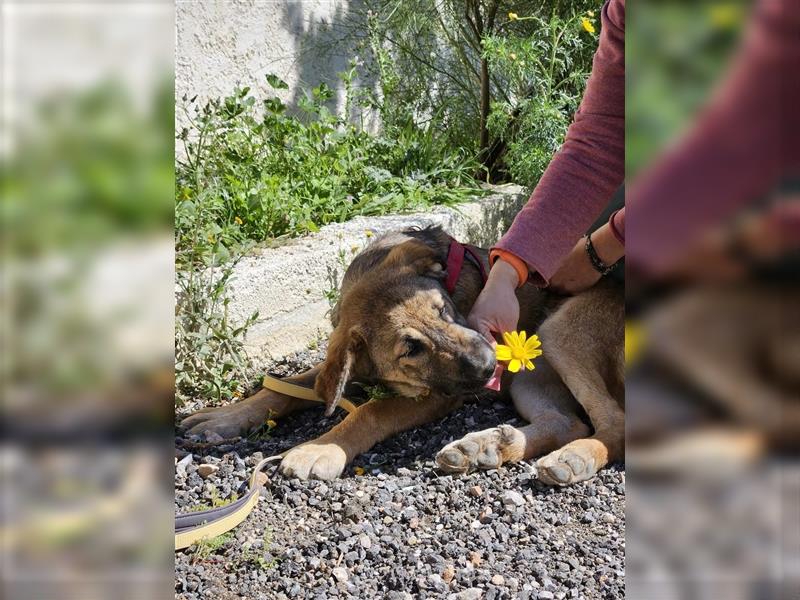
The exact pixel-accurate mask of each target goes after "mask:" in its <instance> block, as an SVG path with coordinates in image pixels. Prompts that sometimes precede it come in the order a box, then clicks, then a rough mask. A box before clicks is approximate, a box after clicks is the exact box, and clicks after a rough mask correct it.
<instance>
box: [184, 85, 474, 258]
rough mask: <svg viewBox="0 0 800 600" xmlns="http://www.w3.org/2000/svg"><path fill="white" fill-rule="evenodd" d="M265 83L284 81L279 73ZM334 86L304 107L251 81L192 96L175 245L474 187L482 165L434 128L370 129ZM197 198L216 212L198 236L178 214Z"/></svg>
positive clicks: (229, 238)
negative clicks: (258, 94)
mask: <svg viewBox="0 0 800 600" xmlns="http://www.w3.org/2000/svg"><path fill="white" fill-rule="evenodd" d="M268 84H269V85H270V86H271V87H272V88H273V89H281V88H284V87H285V86H286V84H285V83H284V82H283V81H281V80H279V79H278V78H276V77H274V76H270V77H268ZM332 95H333V91H332V90H331V89H330V88H329V87H328V86H326V85H325V84H321V85H319V86H317V87H315V88H314V89H313V90H311V91H310V92H309V93H307V94H306V95H305V97H304V98H303V99H302V100H301V101H300V103H299V106H300V114H298V115H295V114H289V113H288V111H287V107H286V106H285V105H284V104H283V102H281V100H280V99H279V98H278V97H277V96H271V97H269V98H267V100H264V101H263V102H262V103H261V106H258V107H257V106H256V99H255V96H254V95H251V94H250V90H249V88H242V89H239V90H237V91H236V93H234V94H233V95H232V96H229V97H227V98H224V99H222V100H214V101H211V102H209V103H208V104H206V105H204V106H202V107H200V106H196V105H195V104H194V103H193V101H192V100H186V101H185V105H184V107H183V109H184V115H185V118H186V120H187V122H188V123H189V124H190V125H191V128H186V129H184V130H183V131H182V132H181V134H180V135H179V139H180V140H182V141H183V143H184V155H185V158H183V159H182V160H180V161H179V162H178V168H177V183H178V194H177V212H178V216H179V218H178V222H177V235H178V240H177V243H178V246H179V247H181V246H185V245H187V244H191V245H195V244H197V243H198V242H199V243H200V244H206V245H213V244H217V245H218V247H220V248H223V247H224V248H229V246H230V244H231V243H235V242H237V241H241V240H244V239H247V240H253V241H257V242H259V241H264V240H269V239H273V238H276V237H280V236H284V235H297V234H302V233H306V232H313V231H317V230H318V228H319V227H320V226H321V225H325V224H327V223H331V222H337V221H344V220H346V219H349V218H350V217H352V216H355V215H380V214H387V213H397V212H405V211H409V210H416V209H424V208H427V207H430V206H433V205H436V204H452V203H455V202H458V201H459V200H463V199H464V198H466V197H467V196H468V195H470V194H474V193H475V185H474V182H473V181H472V178H471V175H472V172H473V171H474V169H475V166H476V165H475V164H474V163H472V162H471V161H470V159H469V158H468V157H467V156H466V155H465V153H463V152H461V151H459V150H453V149H451V148H448V147H447V145H446V144H445V143H443V142H442V141H441V140H440V139H439V137H438V136H437V132H436V130H435V128H433V127H428V128H420V127H418V126H416V125H415V124H414V123H411V122H405V123H403V124H397V125H395V126H393V127H392V128H391V130H387V131H386V132H385V133H384V134H381V135H377V136H376V135H371V134H369V133H368V132H366V131H365V130H363V129H362V128H360V127H357V126H356V125H354V124H352V123H350V122H348V121H347V120H346V119H345V118H343V117H342V116H337V115H334V114H333V113H332V112H331V111H330V110H329V109H328V107H327V103H328V101H329V100H330V99H331V97H332ZM362 101H363V99H360V100H358V102H359V103H360V102H362ZM351 102H355V100H353V98H352V93H351V94H350V95H349V100H348V103H351ZM199 203H202V204H203V205H204V206H205V207H207V208H206V210H207V211H208V212H209V214H211V216H212V218H211V219H210V220H209V221H208V227H209V228H208V230H207V231H205V232H203V234H204V235H201V236H199V237H198V236H197V235H195V232H193V231H192V230H190V229H187V228H185V227H183V226H182V220H181V218H180V217H181V215H182V214H183V213H186V212H189V213H190V212H192V211H195V210H198V204H199ZM205 240H208V241H207V243H206V241H205Z"/></svg>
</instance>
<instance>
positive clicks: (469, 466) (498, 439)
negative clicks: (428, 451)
mask: <svg viewBox="0 0 800 600" xmlns="http://www.w3.org/2000/svg"><path fill="white" fill-rule="evenodd" d="M524 451H525V436H524V435H523V434H522V432H520V431H519V430H517V429H515V428H514V427H512V426H511V425H500V426H499V427H493V428H491V429H484V430H483V431H476V432H475V433H468V434H467V435H465V436H464V437H463V438H461V439H460V440H456V441H455V442H451V443H450V444H447V446H445V447H444V448H442V449H441V450H440V451H439V453H438V454H437V455H436V464H437V465H438V467H439V468H440V469H442V470H443V471H447V472H448V473H468V472H470V471H474V470H476V469H496V468H498V467H500V466H501V465H502V464H503V463H504V462H509V461H515V460H520V459H521V458H522V455H523V453H524Z"/></svg>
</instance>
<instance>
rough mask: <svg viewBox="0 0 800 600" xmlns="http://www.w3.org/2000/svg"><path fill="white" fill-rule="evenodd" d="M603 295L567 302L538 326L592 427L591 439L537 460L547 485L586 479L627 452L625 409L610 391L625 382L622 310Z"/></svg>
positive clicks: (550, 359)
mask: <svg viewBox="0 0 800 600" xmlns="http://www.w3.org/2000/svg"><path fill="white" fill-rule="evenodd" d="M604 293H605V292H603V291H602V290H598V291H597V292H595V293H588V294H586V295H584V296H578V297H574V298H572V299H570V300H568V301H567V302H565V303H564V304H563V305H562V306H561V308H559V310H558V311H556V312H555V313H554V314H553V315H552V316H550V317H549V318H548V319H547V320H546V321H545V322H544V323H543V324H542V326H541V327H540V330H539V336H540V338H541V340H542V348H544V351H545V353H546V355H547V358H548V362H549V363H550V364H551V365H552V367H553V369H555V371H556V372H557V373H558V374H559V375H560V376H561V379H562V380H563V382H564V383H565V384H566V386H567V388H569V390H570V391H571V392H572V395H573V396H574V397H575V399H576V400H577V401H578V402H579V403H580V404H581V406H582V407H583V409H584V410H585V411H586V414H587V415H588V416H589V419H590V420H591V423H592V427H593V428H594V435H592V436H591V437H585V438H581V439H577V440H574V441H572V442H570V443H568V444H567V445H566V446H564V447H562V448H560V449H558V450H555V451H554V452H551V453H550V454H548V455H547V456H545V457H543V458H541V459H539V460H538V461H537V463H536V466H537V468H538V471H539V478H540V479H541V480H542V481H544V482H545V483H549V484H552V485H566V484H570V483H575V482H578V481H584V480H586V479H589V478H590V477H592V476H593V475H594V474H595V473H597V471H598V470H600V469H602V468H603V467H604V466H605V465H607V464H608V463H609V462H613V461H616V460H622V459H623V458H624V456H625V412H624V411H623V409H622V406H621V404H620V403H619V402H617V400H616V399H615V398H614V397H613V396H612V393H611V392H610V390H611V389H614V390H616V391H617V392H618V393H621V392H619V390H621V388H622V385H621V384H622V382H623V381H624V358H623V348H622V346H623V344H622V341H623V339H622V334H623V318H624V312H623V308H622V306H621V304H620V305H618V306H617V305H612V304H608V303H607V302H606V301H604V300H603V298H602V295H603V294H604ZM606 378H607V379H606Z"/></svg>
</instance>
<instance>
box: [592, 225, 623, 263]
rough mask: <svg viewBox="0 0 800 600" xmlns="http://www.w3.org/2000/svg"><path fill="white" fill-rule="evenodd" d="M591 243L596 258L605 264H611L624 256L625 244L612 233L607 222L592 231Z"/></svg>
mask: <svg viewBox="0 0 800 600" xmlns="http://www.w3.org/2000/svg"><path fill="white" fill-rule="evenodd" d="M592 245H593V246H594V249H595V252H596V253H597V256H598V258H600V260H601V261H603V263H604V264H606V265H609V266H610V265H613V264H614V263H616V262H617V261H618V260H620V259H621V258H622V257H624V256H625V246H624V245H623V244H621V243H620V241H619V240H618V239H617V237H616V236H615V235H614V232H613V231H612V230H611V226H610V225H608V223H606V224H605V225H603V226H602V227H600V229H598V230H597V231H595V232H594V233H592Z"/></svg>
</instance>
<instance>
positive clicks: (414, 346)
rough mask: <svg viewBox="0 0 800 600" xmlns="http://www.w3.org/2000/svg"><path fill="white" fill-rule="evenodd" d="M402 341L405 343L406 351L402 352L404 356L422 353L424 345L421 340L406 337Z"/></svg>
mask: <svg viewBox="0 0 800 600" xmlns="http://www.w3.org/2000/svg"><path fill="white" fill-rule="evenodd" d="M404 342H405V344H406V351H405V352H404V353H403V356H404V357H407V358H409V357H412V356H416V355H418V354H420V353H422V350H423V348H424V346H423V345H422V342H420V341H419V340H417V339H415V338H411V337H407V338H406V339H405V340H404Z"/></svg>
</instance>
